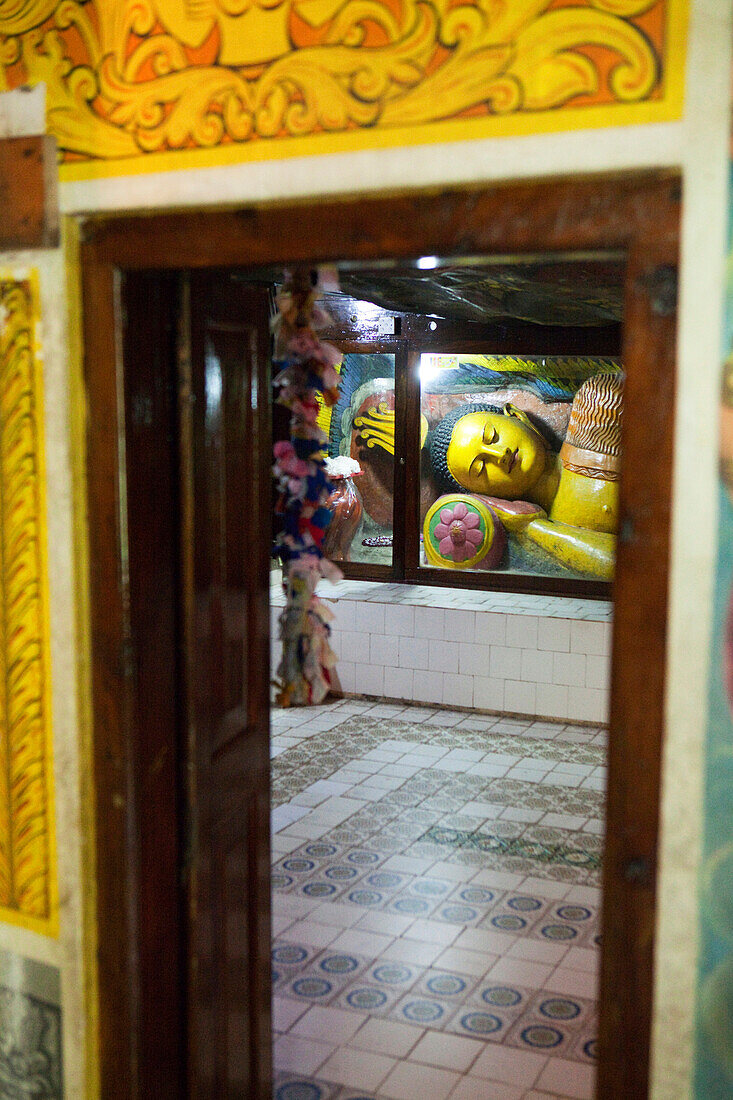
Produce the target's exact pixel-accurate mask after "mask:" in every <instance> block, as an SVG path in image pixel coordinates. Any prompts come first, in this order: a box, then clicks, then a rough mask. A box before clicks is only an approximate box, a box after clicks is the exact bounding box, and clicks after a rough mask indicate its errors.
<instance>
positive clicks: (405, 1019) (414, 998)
mask: <svg viewBox="0 0 733 1100" xmlns="http://www.w3.org/2000/svg"><path fill="white" fill-rule="evenodd" d="M454 1012H455V1004H453V1003H452V1002H451V1001H449V1000H447V999H446V1000H443V999H442V998H438V997H426V996H424V995H423V994H421V993H416V992H414V991H410V992H409V993H407V994H405V996H404V997H402V998H401V999H400V1000H399V1001H398V1002H397V1004H396V1005H395V1006H394V1008H393V1009H392V1011H391V1012H390V1018H391V1019H392V1020H396V1021H397V1022H398V1023H401V1024H413V1025H414V1026H417V1027H429V1028H433V1029H435V1030H442V1029H443V1028H444V1026H445V1023H446V1021H447V1020H448V1019H449V1018H450V1017H451V1016H452V1015H453V1013H454Z"/></svg>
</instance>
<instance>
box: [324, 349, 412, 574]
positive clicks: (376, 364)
mask: <svg viewBox="0 0 733 1100" xmlns="http://www.w3.org/2000/svg"><path fill="white" fill-rule="evenodd" d="M340 373H341V383H340V391H341V392H340V397H339V400H338V402H337V404H336V405H335V406H334V407H333V409H322V410H321V416H320V419H319V423H320V424H321V427H322V428H323V430H324V431H325V432H326V433H327V435H328V456H329V458H331V459H335V458H338V457H339V456H341V457H348V458H350V459H352V460H355V461H356V462H357V463H358V472H357V473H355V474H354V475H353V477H352V476H349V475H348V474H347V476H342V475H341V474H339V473H338V464H337V465H336V467H335V470H336V473H335V474H334V473H333V472H332V473H331V475H330V476H331V477H332V479H333V480H334V485H335V491H334V494H333V496H332V508H333V518H332V520H331V524H330V526H329V528H328V532H327V540H328V543H327V546H326V552H327V553H328V554H329V556H330V557H332V558H333V560H335V561H339V562H343V561H351V562H362V563H366V564H369V565H387V566H391V565H392V561H393V546H392V543H393V536H394V523H393V516H394V499H393V497H394V453H395V356H394V354H393V353H386V352H369V353H358V352H354V353H347V354H346V355H344V359H343V364H342V366H341V372H340ZM347 465H348V464H347Z"/></svg>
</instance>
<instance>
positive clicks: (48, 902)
mask: <svg viewBox="0 0 733 1100" xmlns="http://www.w3.org/2000/svg"><path fill="white" fill-rule="evenodd" d="M39 329H40V294H39V283H38V274H37V272H36V271H35V270H32V271H29V272H23V273H19V272H18V271H7V270H0V920H2V921H6V922H8V923H11V924H17V925H21V926H22V927H24V928H27V929H30V930H31V931H34V932H41V933H43V934H45V935H52V936H56V935H58V884H57V871H56V832H55V814H54V783H53V740H52V728H51V654H50V625H49V601H48V558H47V541H48V531H47V523H46V495H45V492H46V490H45V454H44V436H43V372H42V356H41V344H40V339H39Z"/></svg>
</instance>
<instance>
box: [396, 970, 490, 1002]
mask: <svg viewBox="0 0 733 1100" xmlns="http://www.w3.org/2000/svg"><path fill="white" fill-rule="evenodd" d="M476 985H477V982H476V979H475V978H472V977H470V975H468V974H454V973H451V972H450V971H448V970H440V969H435V968H433V969H431V970H426V971H425V972H424V973H423V975H422V977H421V978H420V979H419V980H418V981H417V982H415V985H414V986H413V990H412V991H413V992H414V993H419V994H420V995H421V996H423V997H437V998H439V1000H441V1001H450V1002H451V1003H453V1004H456V1005H462V1004H464V1003H465V1002H466V1001H467V1000H468V998H469V997H470V995H471V993H472V992H473V991H474V989H475V988H476Z"/></svg>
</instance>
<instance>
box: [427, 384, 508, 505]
mask: <svg viewBox="0 0 733 1100" xmlns="http://www.w3.org/2000/svg"><path fill="white" fill-rule="evenodd" d="M473 412H492V413H498V414H499V415H500V416H501V415H502V413H503V412H504V410H503V409H502V407H501V406H500V405H487V404H484V403H483V402H473V403H472V402H466V404H465V405H457V406H456V407H455V409H453V410H451V412H449V413H448V415H447V416H444V417H443V419H442V420H441V421H440V423H439V424H436V426H435V428H434V429H433V431H432V432H431V433H430V438H429V441H428V446H429V450H430V462H431V465H432V467H433V473H434V475H435V479H436V481H437V482H438V485H439V487H440V489H441V491H442V492H444V493H465V492H466V488H465V486H464V485H461V484H460V483H459V482H457V481H456V479H455V478H454V477H453V474H452V473H451V472H450V470H449V469H448V444H449V443H450V441H451V436H452V435H453V429H454V428H455V426H456V424H457V423H458V421H459V420H460V419H461V417H463V416H467V415H468V413H473Z"/></svg>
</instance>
